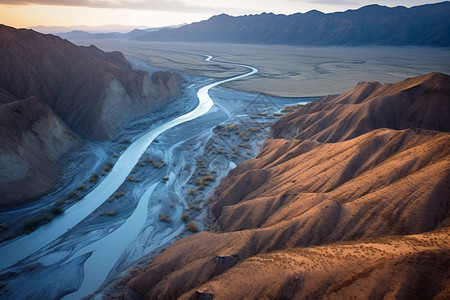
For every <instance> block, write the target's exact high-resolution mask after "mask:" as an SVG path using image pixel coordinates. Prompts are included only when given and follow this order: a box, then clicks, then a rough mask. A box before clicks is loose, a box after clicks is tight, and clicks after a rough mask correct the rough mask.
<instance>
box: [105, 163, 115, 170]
mask: <svg viewBox="0 0 450 300" xmlns="http://www.w3.org/2000/svg"><path fill="white" fill-rule="evenodd" d="M113 166H114V165H113V164H112V163H110V162H109V163H106V164H105V165H104V166H103V171H105V172H109V171H111V169H112V167H113Z"/></svg>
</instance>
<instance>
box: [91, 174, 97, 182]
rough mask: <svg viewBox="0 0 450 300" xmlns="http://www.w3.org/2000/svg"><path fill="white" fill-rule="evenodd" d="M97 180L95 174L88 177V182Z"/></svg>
mask: <svg viewBox="0 0 450 300" xmlns="http://www.w3.org/2000/svg"><path fill="white" fill-rule="evenodd" d="M97 180H98V175H97V174H95V173H94V174H92V175H91V177H89V182H96V181H97Z"/></svg>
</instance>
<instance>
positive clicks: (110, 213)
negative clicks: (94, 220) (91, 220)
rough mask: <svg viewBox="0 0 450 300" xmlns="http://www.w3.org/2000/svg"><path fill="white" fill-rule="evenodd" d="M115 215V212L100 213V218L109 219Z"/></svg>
mask: <svg viewBox="0 0 450 300" xmlns="http://www.w3.org/2000/svg"><path fill="white" fill-rule="evenodd" d="M115 215H117V211H115V210H112V211H107V212H102V213H100V216H110V217H113V216H115Z"/></svg>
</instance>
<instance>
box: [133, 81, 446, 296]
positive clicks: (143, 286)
mask: <svg viewBox="0 0 450 300" xmlns="http://www.w3.org/2000/svg"><path fill="white" fill-rule="evenodd" d="M449 87H450V76H448V75H444V74H429V75H425V76H420V77H417V78H413V79H408V80H405V81H403V82H400V83H398V84H394V85H381V84H378V83H362V84H359V85H358V86H357V87H356V88H355V89H354V90H352V91H350V92H348V93H345V94H342V95H339V96H335V97H325V98H322V99H320V100H317V101H315V102H312V103H311V104H308V105H306V106H304V107H301V108H300V109H298V110H297V111H295V112H293V113H291V114H288V115H286V116H284V117H283V118H281V119H280V120H279V121H278V122H276V123H275V124H274V125H273V127H272V133H271V137H272V138H271V139H269V140H268V141H266V143H265V144H264V146H263V148H262V150H261V152H260V153H259V155H258V157H257V158H256V159H253V160H249V161H247V162H244V163H242V164H241V165H239V166H238V167H236V168H235V169H234V170H232V171H231V172H230V173H229V174H228V175H227V176H226V177H225V178H224V179H223V180H222V182H221V183H220V185H219V187H218V188H217V189H216V192H215V195H214V197H213V198H212V200H211V204H210V210H211V215H212V216H213V217H214V218H215V221H214V223H213V228H215V230H214V231H212V232H202V233H199V234H196V235H193V236H190V237H187V238H185V239H183V240H181V241H179V242H177V243H175V244H174V245H173V246H172V247H170V248H169V249H168V250H166V251H164V252H163V253H162V254H160V255H159V256H158V257H157V258H156V259H154V260H153V261H152V262H151V263H150V264H149V265H148V266H147V267H146V269H145V270H144V271H143V272H142V273H141V274H140V275H138V276H136V277H134V278H133V279H131V280H130V281H129V283H128V285H127V289H128V290H130V291H133V293H134V295H141V296H142V297H143V298H148V299H153V298H180V299H189V298H191V297H192V296H193V295H195V291H202V290H207V291H208V292H209V293H212V294H214V299H236V298H249V299H258V298H287V299H291V298H298V299H309V298H333V297H334V298H352V297H356V298H367V297H368V296H374V297H376V298H383V297H387V298H400V299H409V298H411V295H413V294H415V293H416V292H419V291H418V290H417V287H418V286H420V295H422V296H423V297H425V298H427V297H435V296H436V297H443V298H445V297H446V296H448V295H449V290H448V288H447V287H446V286H447V284H448V279H447V278H448V272H447V271H445V269H446V268H447V266H448V263H449V259H450V256H449V253H450V248H449V247H450V244H449V243H448V242H447V240H448V237H449V234H450V233H449V229H448V228H449V226H450V213H449V208H450V202H449V201H448V191H449V190H450V172H449V161H450V133H449V132H448V131H449V128H448V116H449V113H448V112H449V108H450V95H449V93H448V91H449ZM439 228H440V229H439ZM436 229H439V230H437V231H435V232H433V230H436ZM427 232H432V233H427ZM336 243H339V244H336ZM222 253H233V254H235V255H236V257H237V258H238V259H237V261H236V262H233V263H230V264H217V263H214V262H213V261H211V257H212V256H217V255H219V256H220V255H221V254H222ZM433 260H437V261H440V263H442V265H437V264H433V263H432V261H433ZM441 266H443V267H441ZM447 270H448V269H447ZM192 274H196V276H192ZM425 274H430V277H429V278H432V280H431V281H432V282H433V283H431V281H429V280H428V279H427V278H426V275H425ZM362 287H365V288H362ZM130 293H131V292H130ZM130 293H129V294H130Z"/></svg>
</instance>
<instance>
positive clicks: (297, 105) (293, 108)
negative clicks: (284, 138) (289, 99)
mask: <svg viewBox="0 0 450 300" xmlns="http://www.w3.org/2000/svg"><path fill="white" fill-rule="evenodd" d="M303 106H305V105H304V104H295V105H289V106H286V107H285V108H283V109H282V110H281V112H283V113H290V112H293V111H294V110H296V109H298V108H300V107H303Z"/></svg>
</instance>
